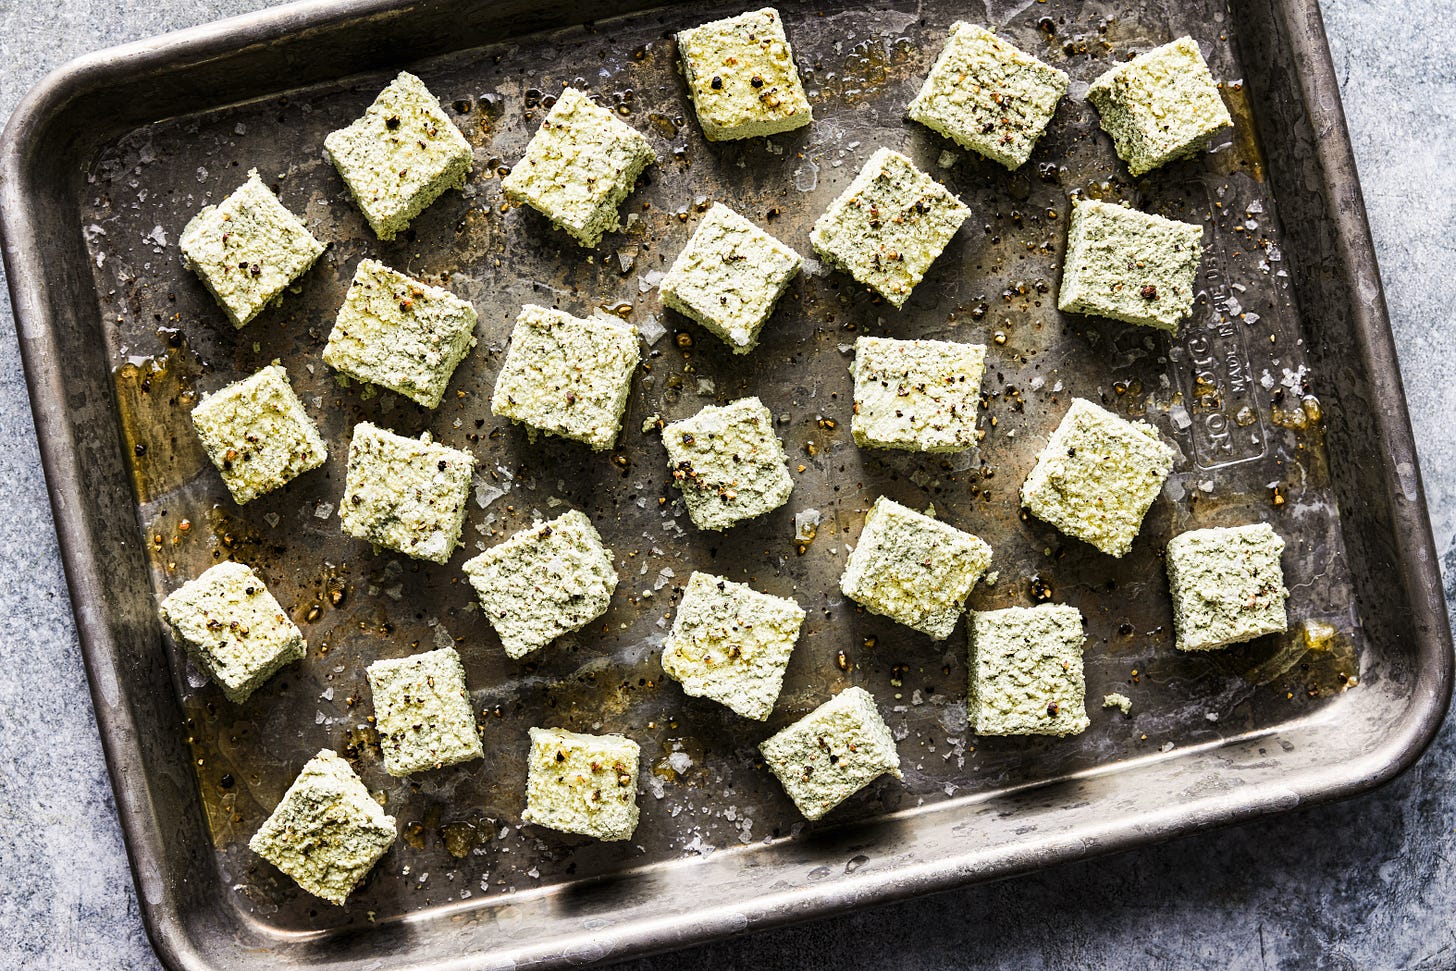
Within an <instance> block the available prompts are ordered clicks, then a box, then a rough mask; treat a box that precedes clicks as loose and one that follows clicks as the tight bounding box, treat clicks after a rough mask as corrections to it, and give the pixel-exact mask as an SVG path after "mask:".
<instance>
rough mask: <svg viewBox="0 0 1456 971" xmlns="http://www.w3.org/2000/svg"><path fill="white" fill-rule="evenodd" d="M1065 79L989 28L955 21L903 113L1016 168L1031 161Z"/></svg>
mask: <svg viewBox="0 0 1456 971" xmlns="http://www.w3.org/2000/svg"><path fill="white" fill-rule="evenodd" d="M1068 80H1069V79H1068V78H1067V75H1066V74H1065V73H1063V72H1061V71H1058V70H1057V69H1056V68H1054V67H1052V66H1050V65H1048V64H1043V63H1042V62H1041V61H1039V60H1037V59H1036V58H1034V57H1032V56H1031V55H1030V54H1027V53H1025V52H1024V51H1022V50H1020V49H1019V48H1017V47H1014V46H1012V45H1011V44H1009V43H1007V42H1006V41H1004V40H1002V39H1001V38H999V37H997V36H996V35H995V34H993V33H991V32H990V31H989V30H986V29H985V28H983V27H978V26H976V25H975V24H968V23H964V22H960V21H958V22H956V23H954V24H952V25H951V28H950V39H949V40H947V41H946V44H945V47H944V48H943V49H942V50H941V52H940V56H939V57H937V58H936V59H935V64H934V66H932V67H931V69H930V76H929V77H927V78H926V79H925V84H924V86H922V87H921V89H920V93H919V94H917V95H916V96H915V100H914V101H912V102H910V107H909V109H908V111H907V114H909V116H910V118H911V120H913V121H918V122H920V124H922V125H924V126H925V127H927V128H929V129H930V130H931V131H934V132H937V133H939V134H941V135H944V136H945V137H946V138H949V139H950V140H951V141H953V142H955V143H956V144H957V145H960V146H961V147H962V148H966V149H970V150H971V151H972V152H975V153H977V154H978V155H984V156H985V157H986V158H988V159H990V160H991V161H993V162H999V163H1001V164H1002V165H1004V166H1006V167H1007V168H1008V169H1012V170H1015V169H1018V168H1020V167H1021V166H1022V165H1024V164H1025V163H1026V160H1027V159H1028V158H1030V157H1031V151H1032V149H1033V148H1035V147H1036V142H1037V139H1039V138H1041V135H1042V132H1044V131H1045V130H1046V126H1047V124H1048V123H1049V122H1050V121H1051V120H1052V115H1053V114H1055V113H1056V110H1057V102H1059V101H1061V100H1062V95H1064V94H1066V93H1067V84H1068Z"/></svg>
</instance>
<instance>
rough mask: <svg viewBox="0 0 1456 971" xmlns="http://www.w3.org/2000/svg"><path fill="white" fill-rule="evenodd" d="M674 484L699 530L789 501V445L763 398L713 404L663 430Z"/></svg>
mask: <svg viewBox="0 0 1456 971" xmlns="http://www.w3.org/2000/svg"><path fill="white" fill-rule="evenodd" d="M662 443H663V445H664V446H665V447H666V448H667V461H668V467H669V471H671V473H672V482H673V485H675V486H677V488H678V489H680V490H681V491H682V496H683V504H684V505H686V506H687V509H688V517H689V518H691V519H692V521H693V525H694V526H696V527H698V528H699V529H712V530H720V529H727V528H728V527H729V526H732V525H733V524H734V523H737V522H741V521H743V520H745V519H753V518H754V517H756V516H762V515H763V514H764V513H768V512H772V511H773V510H775V509H777V508H779V507H780V506H782V505H783V504H784V503H786V502H788V501H789V493H791V492H793V491H794V480H793V479H791V478H789V466H788V459H787V458H786V457H785V455H784V446H783V443H782V442H780V441H779V438H778V436H777V435H775V434H774V431H773V415H772V414H770V413H769V410H768V409H767V408H766V407H764V404H763V402H761V401H759V400H758V399H757V398H740V399H738V400H737V401H732V402H729V403H728V404H726V405H709V406H708V407H706V408H704V409H703V410H702V411H700V412H698V413H697V414H696V415H693V416H692V417H691V418H684V419H682V420H681V421H675V422H673V423H672V424H670V425H668V426H667V427H666V428H664V429H663V430H662Z"/></svg>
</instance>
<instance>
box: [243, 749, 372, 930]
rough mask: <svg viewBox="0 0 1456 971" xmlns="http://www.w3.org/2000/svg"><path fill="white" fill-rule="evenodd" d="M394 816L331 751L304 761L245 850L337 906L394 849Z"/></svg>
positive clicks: (324, 751)
mask: <svg viewBox="0 0 1456 971" xmlns="http://www.w3.org/2000/svg"><path fill="white" fill-rule="evenodd" d="M397 835H399V831H398V829H396V827H395V824H394V817H393V816H386V815H385V814H384V810H383V809H381V808H380V806H379V803H378V802H376V801H375V799H374V797H373V796H372V795H370V793H369V790H368V789H366V788H364V783H363V782H362V781H360V779H359V776H357V775H356V774H355V773H354V770H353V769H352V768H350V766H349V763H348V762H345V761H344V760H343V759H341V758H339V756H338V755H337V754H336V753H334V752H333V751H332V750H330V749H322V750H320V751H319V753H318V755H315V756H314V757H313V758H312V759H310V760H309V762H308V764H307V765H305V766H304V767H303V771H302V772H300V773H299V774H298V778H296V779H294V780H293V785H291V786H289V787H288V791H287V792H285V793H284V794H283V801H282V802H280V803H279V804H278V806H277V808H275V809H274V810H273V814H272V815H271V816H269V817H268V819H267V820H266V821H265V822H264V823H263V825H262V827H260V828H259V830H258V831H257V832H256V833H254V834H253V838H252V839H251V840H249V841H248V848H249V849H250V850H252V851H253V852H254V853H256V854H258V855H259V856H261V857H262V858H263V859H265V860H267V861H268V862H269V863H271V864H273V865H274V866H276V867H277V868H278V869H280V870H282V871H283V872H284V873H286V874H287V875H288V876H290V877H292V878H293V880H294V882H295V883H297V884H298V885H299V886H300V887H302V888H303V889H304V890H307V891H308V892H309V893H311V894H313V895H314V896H315V897H321V898H323V899H324V900H327V901H328V902H329V903H332V904H339V905H342V904H343V903H344V901H345V900H347V899H348V898H349V894H351V893H353V892H354V888H355V887H357V886H358V885H359V883H360V881H362V880H363V879H364V877H365V875H366V874H368V873H369V871H370V870H371V869H373V868H374V864H376V863H378V862H379V858H380V857H382V856H384V854H385V853H387V852H388V851H389V848H390V847H391V846H393V845H394V839H395V837H396V836H397Z"/></svg>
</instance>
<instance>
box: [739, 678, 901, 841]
mask: <svg viewBox="0 0 1456 971" xmlns="http://www.w3.org/2000/svg"><path fill="white" fill-rule="evenodd" d="M758 750H759V752H761V753H762V754H763V760H764V762H765V763H766V764H767V765H768V767H769V769H770V770H771V771H772V772H773V774H774V775H776V776H778V779H779V782H781V783H782V784H783V787H784V791H785V792H787V793H788V794H789V798H790V799H792V800H793V801H794V805H795V806H798V807H799V812H801V813H803V814H804V817H805V818H806V819H819V818H820V817H822V816H823V815H824V814H825V813H827V812H829V810H831V809H833V808H834V807H835V806H837V805H839V804H840V803H842V802H844V800H846V799H848V798H849V797H850V796H852V795H854V794H855V793H856V792H859V791H860V790H861V789H863V788H864V787H865V786H867V785H869V784H870V783H871V782H874V781H875V780H876V779H878V778H879V777H880V776H882V775H885V774H886V773H888V774H889V775H892V776H894V777H895V778H897V779H900V778H903V776H901V774H900V753H899V752H897V751H896V750H895V739H894V736H892V735H891V734H890V727H889V726H888V725H886V724H885V719H884V718H883V717H881V715H880V709H879V708H878V707H877V706H876V705H875V699H874V698H873V697H872V696H871V695H870V693H869V692H868V691H866V690H865V689H863V688H858V687H852V688H845V689H844V690H843V691H841V692H840V693H839V694H837V695H835V696H834V697H833V698H831V699H829V700H828V701H826V702H825V703H824V704H822V705H820V706H819V707H818V708H815V709H814V710H813V711H811V712H809V714H807V715H805V716H804V717H803V718H801V719H799V720H798V721H796V722H794V723H793V724H792V725H790V726H789V727H788V728H785V729H784V730H783V731H781V732H779V733H778V734H777V735H775V736H773V737H772V738H770V739H767V740H766V741H764V742H763V744H761V745H759V747H758Z"/></svg>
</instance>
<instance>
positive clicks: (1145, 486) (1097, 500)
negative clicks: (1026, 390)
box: [1021, 398, 1173, 557]
mask: <svg viewBox="0 0 1456 971" xmlns="http://www.w3.org/2000/svg"><path fill="white" fill-rule="evenodd" d="M1172 469H1173V450H1172V449H1171V448H1169V447H1168V445H1167V444H1165V443H1164V442H1163V440H1162V439H1161V438H1160V437H1158V433H1157V431H1156V430H1155V429H1154V428H1153V426H1152V425H1149V424H1148V423H1147V422H1145V421H1128V420H1127V419H1125V418H1119V417H1118V416H1117V415H1114V414H1113V413H1112V412H1110V411H1107V410H1106V409H1104V408H1100V407H1098V406H1097V405H1094V404H1093V403H1092V402H1090V401H1088V400H1086V399H1085V398H1073V399H1072V406H1071V407H1070V408H1068V409H1067V413H1066V415H1064V416H1063V417H1062V421H1061V424H1059V425H1057V430H1056V431H1054V432H1052V437H1051V438H1050V439H1049V440H1048V441H1047V444H1046V447H1045V448H1043V449H1042V450H1041V454H1040V455H1038V456H1037V459H1036V465H1034V466H1032V469H1031V474H1030V475H1028V476H1027V477H1026V481H1025V482H1023V483H1022V485H1021V505H1022V506H1023V507H1024V508H1025V509H1026V511H1027V512H1029V513H1031V514H1032V515H1033V516H1035V517H1036V518H1037V519H1040V520H1041V521H1042V522H1044V523H1049V524H1051V525H1052V526H1055V527H1056V528H1057V529H1059V530H1061V531H1062V532H1063V533H1065V534H1066V535H1068V536H1071V537H1073V538H1075V539H1080V540H1082V541H1083V542H1084V543H1090V544H1091V545H1093V546H1095V547H1097V548H1098V549H1099V550H1101V551H1102V552H1104V553H1106V554H1108V555H1109V556H1117V557H1120V556H1122V555H1123V554H1125V553H1126V552H1127V551H1128V550H1130V549H1132V541H1133V540H1134V539H1136V538H1137V534H1138V531H1139V530H1140V529H1142V525H1143V516H1144V515H1146V513H1147V511H1148V507H1149V506H1151V505H1152V504H1153V500H1154V499H1156V498H1157V497H1158V493H1159V492H1160V491H1162V488H1163V481H1164V480H1165V479H1167V478H1168V473H1169V472H1171V471H1172Z"/></svg>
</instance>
